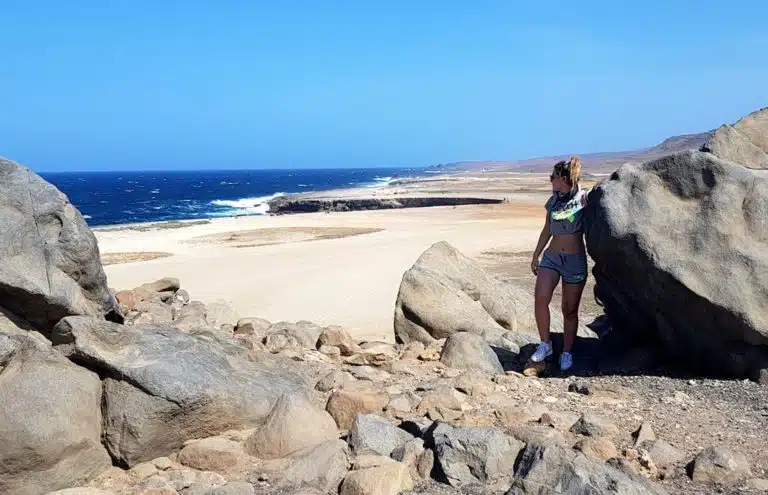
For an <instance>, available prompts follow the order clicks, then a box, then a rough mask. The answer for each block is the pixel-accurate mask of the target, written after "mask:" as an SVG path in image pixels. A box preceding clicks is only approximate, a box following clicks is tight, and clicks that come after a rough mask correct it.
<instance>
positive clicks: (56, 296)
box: [0, 158, 123, 335]
mask: <svg viewBox="0 0 768 495" xmlns="http://www.w3.org/2000/svg"><path fill="white" fill-rule="evenodd" d="M0 301H2V304H3V306H4V308H5V309H6V310H8V311H9V312H11V313H13V314H14V315H16V316H18V317H19V318H21V319H23V320H26V321H27V322H29V323H31V324H32V326H33V327H34V328H35V329H37V330H39V331H41V332H43V333H44V334H46V335H48V334H50V331H51V329H52V328H53V326H54V325H55V324H56V323H57V322H58V321H59V320H60V319H61V318H64V317H65V316H70V315H89V316H94V317H100V318H104V317H106V318H108V319H110V320H113V321H119V322H122V321H123V318H122V315H121V314H120V311H119V309H118V305H117V301H116V300H115V297H114V296H113V295H112V293H111V292H110V291H109V288H108V287H107V277H106V275H105V274H104V269H103V268H102V266H101V258H100V255H99V248H98V245H97V243H96V237H95V236H94V235H93V233H92V232H91V230H90V229H89V228H88V225H87V224H86V222H85V220H84V219H83V217H82V215H80V212H78V211H77V209H76V208H75V207H74V206H73V205H72V204H71V203H70V202H69V200H68V199H67V197H66V196H65V195H64V194H63V193H62V192H61V191H59V190H58V189H56V188H55V187H54V186H53V185H51V184H49V183H48V182H46V181H45V180H43V179H42V178H41V177H40V176H38V175H37V174H35V173H34V172H32V171H31V170H29V169H28V168H26V167H23V166H21V165H19V164H17V163H14V162H12V161H9V160H5V159H3V158H0Z"/></svg>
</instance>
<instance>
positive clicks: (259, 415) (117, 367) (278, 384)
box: [52, 317, 308, 466]
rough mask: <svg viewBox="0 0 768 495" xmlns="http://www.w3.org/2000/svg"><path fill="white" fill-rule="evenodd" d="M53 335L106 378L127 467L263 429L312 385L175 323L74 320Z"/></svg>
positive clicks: (108, 431)
mask: <svg viewBox="0 0 768 495" xmlns="http://www.w3.org/2000/svg"><path fill="white" fill-rule="evenodd" d="M52 338H53V342H54V345H55V346H56V348H57V349H58V350H59V351H60V352H62V353H64V354H65V355H67V356H69V357H70V358H71V359H73V360H75V361H77V362H78V363H82V364H84V365H86V366H88V367H89V368H91V369H93V370H94V371H97V372H98V373H99V374H100V375H101V376H102V377H104V378H105V381H104V403H103V410H104V411H105V418H104V443H105V445H106V447H107V449H108V450H109V451H110V454H112V456H113V457H114V458H116V459H119V460H120V461H121V462H123V463H125V464H126V465H128V466H132V465H134V464H136V463H138V462H142V461H147V460H151V459H154V458H155V457H159V456H162V455H167V454H169V453H170V452H172V451H174V450H176V449H178V448H179V447H180V446H181V445H182V442H183V441H184V440H186V439H188V438H200V437H207V436H213V435H216V434H218V433H221V432H223V431H226V430H230V429H246V428H249V427H253V426H256V425H258V424H260V423H261V422H262V421H263V420H264V419H265V418H266V417H267V415H268V414H269V413H270V411H271V410H272V408H273V406H274V404H275V403H276V402H277V400H278V398H279V397H281V396H284V395H287V396H296V397H306V394H307V393H308V390H307V389H308V387H307V385H306V383H304V382H303V381H301V380H300V379H299V378H298V377H297V376H295V375H294V374H292V373H291V372H290V371H279V370H276V369H274V368H273V367H272V366H271V361H270V360H269V359H267V358H266V357H265V358H263V359H262V360H261V361H259V362H252V361H248V360H246V359H243V358H241V357H240V355H238V354H234V353H228V352H227V351H228V348H226V347H223V346H221V345H219V344H217V343H216V342H215V341H207V340H206V339H204V338H203V337H201V336H196V335H190V334H185V333H182V332H179V331H177V330H175V329H173V328H164V327H124V326H121V325H116V324H113V323H108V322H103V321H99V320H97V319H93V318H86V317H69V318H65V319H64V320H62V321H61V322H60V323H59V324H58V325H57V326H56V328H55V330H54V332H53V335H52ZM231 340H232V341H233V342H234V339H231ZM233 346H234V344H233ZM237 349H239V348H237V347H234V350H237ZM116 350H119V352H116Z"/></svg>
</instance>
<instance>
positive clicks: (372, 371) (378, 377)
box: [349, 366, 392, 382]
mask: <svg viewBox="0 0 768 495" xmlns="http://www.w3.org/2000/svg"><path fill="white" fill-rule="evenodd" d="M349 373H350V374H351V375H352V376H354V377H355V378H357V379H358V380H363V381H369V382H383V381H385V380H387V379H388V378H389V377H390V376H392V375H390V374H389V373H387V372H386V371H384V370H380V369H376V368H374V367H372V366H353V367H352V368H351V369H350V370H349Z"/></svg>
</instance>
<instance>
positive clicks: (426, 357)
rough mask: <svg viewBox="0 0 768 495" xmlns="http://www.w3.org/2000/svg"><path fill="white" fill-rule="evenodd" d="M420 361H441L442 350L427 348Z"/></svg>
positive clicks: (420, 356) (420, 355)
mask: <svg viewBox="0 0 768 495" xmlns="http://www.w3.org/2000/svg"><path fill="white" fill-rule="evenodd" d="M419 360H421V361H439V360H440V349H436V348H434V347H427V348H426V349H424V351H423V352H422V353H421V354H419Z"/></svg>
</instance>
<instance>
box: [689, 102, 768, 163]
mask: <svg viewBox="0 0 768 495" xmlns="http://www.w3.org/2000/svg"><path fill="white" fill-rule="evenodd" d="M703 149H706V150H708V151H710V152H711V153H714V154H715V155H716V156H717V157H719V158H722V159H723V160H728V161H731V162H734V163H738V164H739V165H743V166H745V167H747V168H755V169H768V108H763V109H761V110H757V111H756V112H752V113H751V114H749V115H747V116H746V117H744V118H742V119H740V120H739V121H738V122H736V123H735V124H733V125H727V124H726V125H723V126H721V127H720V128H719V129H717V130H716V131H715V132H714V134H713V135H712V137H711V138H710V139H709V141H708V142H707V143H706V144H705V145H704V147H703Z"/></svg>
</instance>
